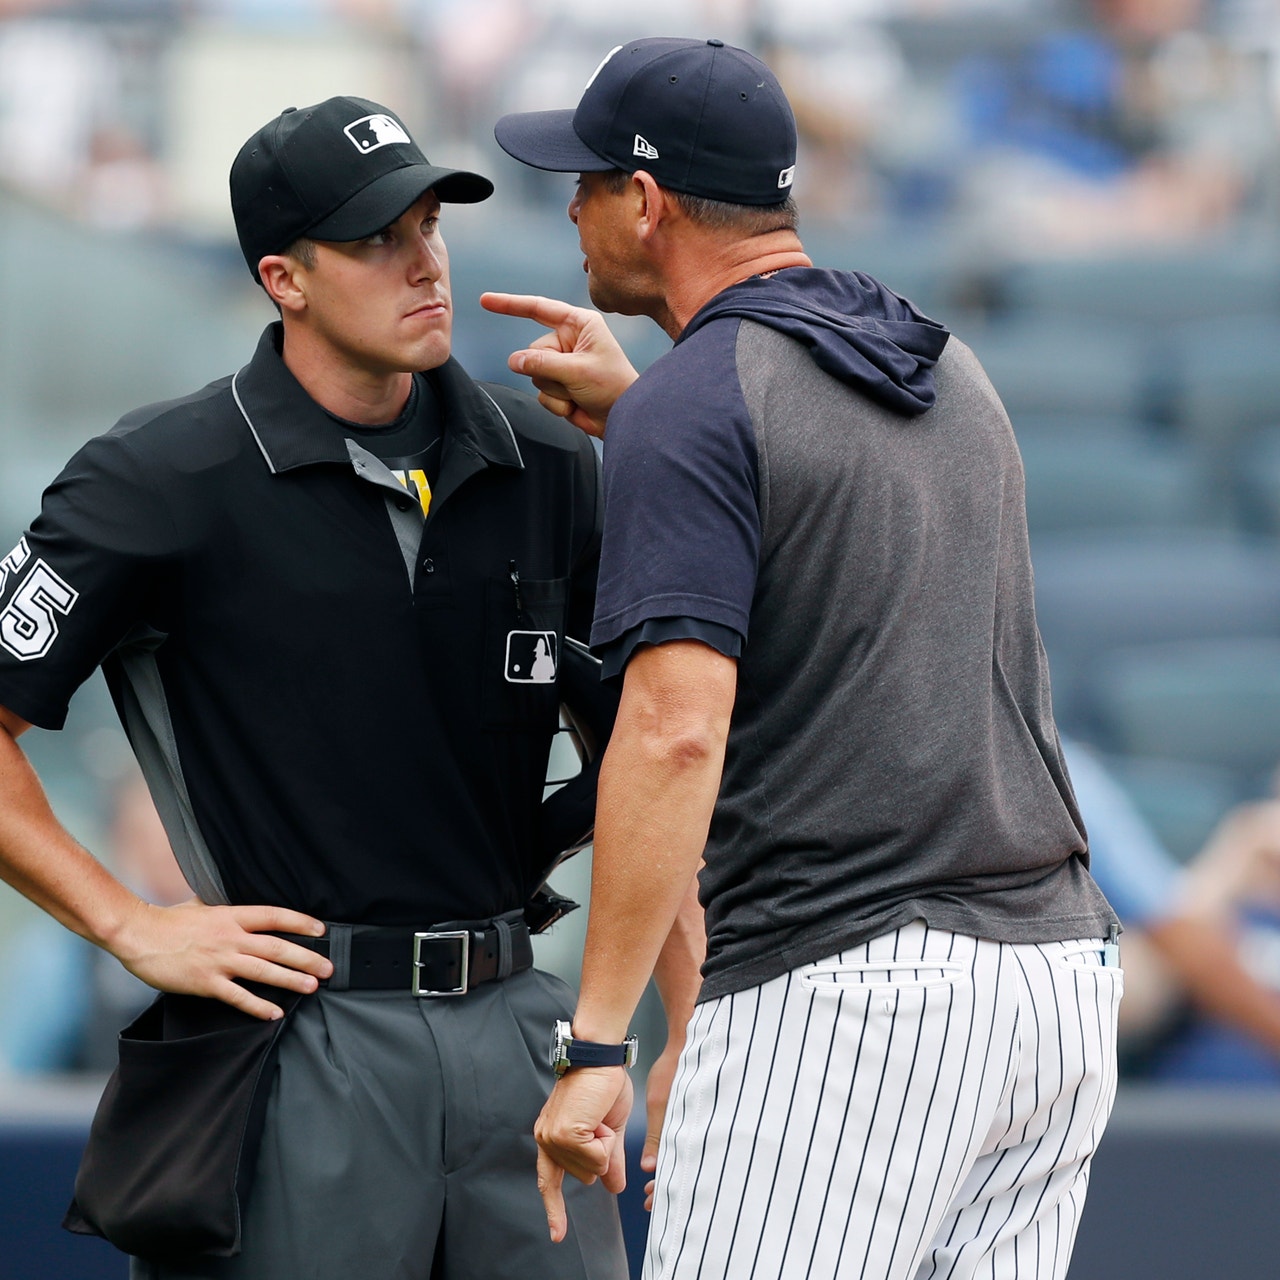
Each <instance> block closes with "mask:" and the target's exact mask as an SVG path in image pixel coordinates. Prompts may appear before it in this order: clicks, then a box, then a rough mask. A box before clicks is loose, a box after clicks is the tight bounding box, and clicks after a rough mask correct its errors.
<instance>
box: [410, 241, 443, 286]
mask: <svg viewBox="0 0 1280 1280" xmlns="http://www.w3.org/2000/svg"><path fill="white" fill-rule="evenodd" d="M412 269H413V275H414V278H415V279H419V280H439V279H440V277H441V276H442V275H444V263H443V261H442V258H441V255H440V254H439V253H438V252H437V251H436V248H435V246H434V245H432V244H431V242H430V241H429V240H427V238H426V237H425V236H419V237H418V244H417V251H416V252H415V253H414V255H413V268H412Z"/></svg>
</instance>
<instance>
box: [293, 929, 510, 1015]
mask: <svg viewBox="0 0 1280 1280" xmlns="http://www.w3.org/2000/svg"><path fill="white" fill-rule="evenodd" d="M326 928H327V932H326V933H325V936H324V937H323V938H306V937H302V936H300V935H298V934H292V933H291V934H287V935H283V936H286V937H287V938H288V939H289V941H290V942H296V943H298V944H299V945H301V946H304V947H307V948H308V949H309V950H311V951H316V952H319V954H320V955H322V956H328V957H329V959H330V960H332V961H333V976H332V977H331V978H329V979H327V980H326V981H324V982H323V983H322V984H321V985H322V986H326V987H328V988H329V989H330V990H332V991H346V990H351V991H397V990H399V991H408V992H410V993H411V994H413V995H415V996H423V997H438V996H461V995H466V993H467V992H468V991H470V990H471V988H472V987H475V986H479V985H480V984H481V983H483V982H498V981H501V980H502V979H503V978H508V977H510V976H511V975H512V974H513V973H520V972H521V971H522V970H524V969H528V968H531V967H532V965H533V944H532V942H531V941H530V940H529V927H528V925H527V924H525V922H524V918H523V912H520V911H515V912H511V913H509V914H508V915H504V916H498V917H496V918H494V919H492V920H468V921H450V922H449V923H447V924H438V925H432V926H431V927H430V928H429V929H412V928H407V927H405V928H401V927H397V926H389V925H365V924H356V925H347V924H329V925H327V926H326Z"/></svg>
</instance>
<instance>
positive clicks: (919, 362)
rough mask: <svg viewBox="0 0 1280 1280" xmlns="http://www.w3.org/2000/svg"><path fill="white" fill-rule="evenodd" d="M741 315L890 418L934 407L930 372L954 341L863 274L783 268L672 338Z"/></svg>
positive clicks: (735, 288) (711, 307) (738, 287)
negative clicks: (804, 351) (797, 348)
mask: <svg viewBox="0 0 1280 1280" xmlns="http://www.w3.org/2000/svg"><path fill="white" fill-rule="evenodd" d="M724 316H739V317H741V318H742V319H745V320H754V321H755V322H756V323H757V324H763V325H766V326H768V327H769V328H770V329H776V330H778V332H779V333H785V334H786V335H787V336H788V337H791V338H794V339H796V341H797V342H801V343H803V344H804V345H805V346H806V347H807V348H808V349H809V351H810V353H811V354H812V355H813V358H814V360H815V361H816V363H817V364H818V366H819V368H821V369H824V370H825V371H826V372H827V373H829V374H831V375H832V376H833V377H836V378H839V379H840V380H841V381H842V382H846V383H848V384H849V385H850V386H852V387H855V388H857V390H859V391H861V392H862V393H863V394H864V395H866V396H868V397H870V398H871V399H872V400H874V401H876V402H877V403H878V404H882V405H884V406H885V408H887V409H891V410H893V411H894V412H895V413H901V414H904V415H907V416H910V417H916V416H917V415H919V414H922V413H924V412H926V411H927V410H928V409H930V408H932V407H933V402H934V395H935V392H934V382H933V369H934V366H935V365H936V364H937V362H938V357H939V356H940V355H941V354H942V349H943V347H945V346H946V345H947V339H948V338H949V337H950V336H951V335H950V334H949V333H948V332H947V330H946V329H945V328H944V327H943V326H942V325H940V324H938V323H937V321H935V320H930V319H929V318H928V317H927V316H925V315H922V314H921V313H920V312H919V311H917V310H916V308H915V307H914V306H912V304H911V303H910V302H908V301H907V300H906V299H905V298H900V297H899V296H898V295H897V294H896V293H894V292H893V291H892V290H891V289H887V288H885V286H884V285H882V284H881V283H880V282H879V281H878V280H875V279H873V278H872V277H871V276H869V275H865V274H863V273H862V272H861V271H829V270H823V269H821V268H817V267H788V268H786V269H784V270H782V271H779V272H778V273H777V274H776V275H772V276H753V277H752V278H751V279H749V280H743V281H742V282H741V283H740V284H735V285H731V286H730V287H729V288H728V289H725V290H724V291H723V292H722V293H719V294H717V295H716V296H715V297H714V298H712V300H711V301H710V302H708V303H707V305H706V306H705V307H703V308H702V310H701V311H699V312H698V313H697V315H695V316H694V317H693V319H692V320H690V321H689V323H688V325H686V326H685V329H684V332H683V333H681V335H680V337H679V338H678V339H677V341H678V342H683V341H684V340H685V338H687V337H688V336H689V335H690V334H692V333H694V332H695V331H696V330H698V329H700V328H702V326H703V325H705V324H707V323H709V322H710V321H712V320H718V319H720V318H721V317H724Z"/></svg>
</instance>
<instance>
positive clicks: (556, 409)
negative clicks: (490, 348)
mask: <svg viewBox="0 0 1280 1280" xmlns="http://www.w3.org/2000/svg"><path fill="white" fill-rule="evenodd" d="M480 305H481V306H482V307H484V308H485V309H486V310H487V311H495V312H497V313H498V314H500V315H504V316H522V317H523V318H525V319H526V320H536V321H537V322H538V323H539V324H542V325H546V327H547V328H548V329H550V330H551V332H550V333H545V334H543V335H542V337H540V338H538V339H536V340H535V341H534V342H533V343H532V344H530V346H528V347H526V348H525V349H524V350H523V351H516V352H513V353H512V355H511V358H510V359H509V360H508V361H507V364H508V365H509V366H510V367H511V369H512V371H513V372H515V373H523V374H525V375H526V376H527V377H528V378H530V379H531V380H532V382H533V385H534V386H535V387H537V389H538V400H539V402H540V403H541V404H542V406H543V407H544V408H546V409H549V410H550V411H551V412H552V413H554V414H557V415H558V416H559V417H561V418H566V419H568V421H570V422H572V423H573V425H574V426H575V427H577V428H578V429H579V430H581V431H585V432H586V433H587V435H589V436H600V437H603V436H604V431H605V424H606V422H607V420H608V417H609V410H610V409H612V408H613V405H614V401H615V400H617V398H618V397H619V396H620V395H621V394H622V393H623V392H624V391H625V390H626V389H627V388H628V387H629V386H630V385H631V384H632V383H633V382H634V381H635V380H636V378H638V377H639V376H640V375H639V374H637V373H636V371H635V368H634V367H633V366H632V364H631V361H630V360H628V359H627V354H626V352H625V351H623V349H622V348H621V347H620V346H619V345H618V340H617V339H616V338H615V337H614V336H613V334H612V333H611V332H610V330H609V326H608V325H607V324H605V321H604V317H603V316H602V315H601V314H600V313H599V312H598V311H591V310H590V309H588V308H587V307H574V306H570V305H569V303H567V302H558V301H557V300H556V299H554V298H541V297H536V296H532V295H527V294H513V293H482V294H481V295H480Z"/></svg>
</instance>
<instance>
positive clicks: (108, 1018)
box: [0, 775, 191, 1074]
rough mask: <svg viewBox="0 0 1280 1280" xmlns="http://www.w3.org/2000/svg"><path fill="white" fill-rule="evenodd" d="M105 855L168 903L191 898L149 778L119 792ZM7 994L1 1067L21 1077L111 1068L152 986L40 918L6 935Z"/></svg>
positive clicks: (1, 1007)
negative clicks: (123, 1036) (9, 936)
mask: <svg viewBox="0 0 1280 1280" xmlns="http://www.w3.org/2000/svg"><path fill="white" fill-rule="evenodd" d="M108 860H109V861H110V863H111V865H112V868H113V869H114V870H115V871H116V872H117V873H118V875H119V876H120V878H121V879H122V880H123V881H124V882H125V883H126V884H128V885H129V887H130V888H132V889H133V890H134V891H135V892H136V893H138V894H139V896H141V897H143V898H146V899H147V900H148V901H149V902H154V903H157V904H158V905H161V906H171V905H173V904H175V903H178V902H182V901H183V900H185V899H187V898H189V897H191V890H190V889H189V888H188V887H187V883H186V881H185V880H184V879H183V876H182V872H181V871H180V870H179V868H178V864H177V861H176V860H175V859H174V856H173V851H172V849H171V848H170V846H169V839H168V837H167V836H166V835H165V832H164V828H163V827H162V826H161V825H160V818H159V816H158V815H157V814H156V810H155V805H154V804H152V802H151V796H150V794H149V793H148V791H147V788H146V784H145V783H144V782H143V781H142V778H141V777H140V776H138V775H131V776H130V778H129V780H128V781H126V782H125V783H123V784H121V786H120V788H119V790H118V791H117V793H116V795H115V800H114V806H113V813H112V819H111V824H110V829H109V831H108ZM4 976H5V985H4V988H3V990H2V991H0V1066H5V1067H7V1068H8V1069H9V1070H11V1071H13V1072H16V1073H18V1074H34V1073H41V1072H54V1071H98V1072H105V1071H109V1070H111V1069H112V1068H113V1067H114V1066H115V1063H116V1036H117V1034H118V1033H119V1031H120V1030H121V1028H122V1027H124V1026H126V1025H127V1024H128V1023H129V1022H131V1021H132V1020H133V1019H134V1018H135V1017H136V1016H137V1015H138V1014H139V1013H141V1012H142V1010H143V1009H145V1008H146V1007H147V1005H149V1004H150V1003H151V1001H152V1000H154V999H155V994H156V993H155V991H154V990H152V988H150V987H148V986H147V985H146V984H145V983H144V982H142V981H141V980H140V979H138V978H135V977H134V976H133V974H131V973H130V972H129V971H128V970H127V969H125V968H124V967H123V966H122V965H120V963H119V962H118V961H116V960H115V959H114V958H113V957H112V956H110V955H108V954H107V953H106V952H105V951H102V950H101V949H99V948H98V947H94V946H91V945H90V944H89V943H88V942H86V941H84V939H82V938H79V937H77V936H76V935H75V934H73V933H71V932H70V931H69V930H67V929H64V928H62V927H61V926H60V925H59V924H57V923H56V922H55V921H54V920H52V919H51V918H48V917H41V918H38V919H36V920H34V921H33V922H32V923H31V924H30V925H28V926H26V927H25V928H24V929H22V930H21V931H20V932H19V933H18V934H17V935H16V936H15V937H13V938H12V939H10V940H9V945H8V947H7V949H6V952H5V975H4Z"/></svg>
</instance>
